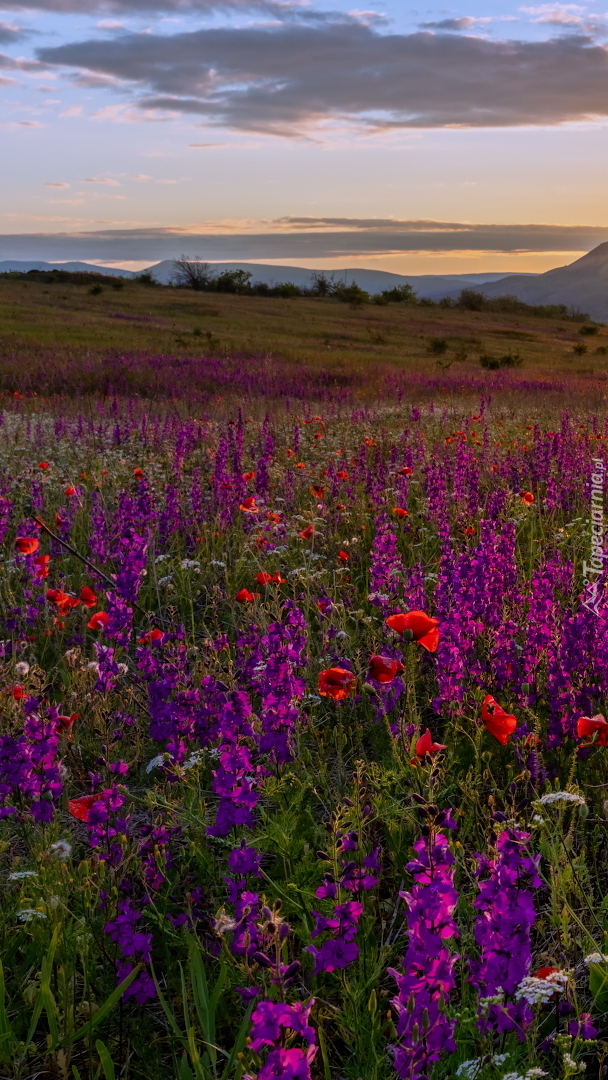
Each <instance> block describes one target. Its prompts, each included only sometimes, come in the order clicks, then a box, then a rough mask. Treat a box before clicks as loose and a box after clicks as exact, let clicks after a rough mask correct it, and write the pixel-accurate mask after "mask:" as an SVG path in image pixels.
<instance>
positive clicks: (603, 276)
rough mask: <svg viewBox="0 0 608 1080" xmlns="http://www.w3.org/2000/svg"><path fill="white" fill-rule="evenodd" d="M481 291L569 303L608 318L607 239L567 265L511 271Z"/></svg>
mask: <svg viewBox="0 0 608 1080" xmlns="http://www.w3.org/2000/svg"><path fill="white" fill-rule="evenodd" d="M478 291H479V292H481V293H483V294H484V296H487V297H490V298H491V297H495V296H505V295H507V294H509V295H511V296H516V297H517V298H518V300H523V301H524V302H525V303H526V304H568V305H569V306H570V307H578V308H580V309H581V310H582V311H586V312H588V314H589V315H590V316H591V318H592V319H597V320H598V321H599V322H603V321H606V322H608V241H607V242H606V243H604V244H600V245H599V247H596V248H594V249H593V251H590V252H589V253H588V254H587V255H583V257H582V258H581V259H577V260H576V262H573V263H570V264H569V265H568V266H558V267H557V268H556V269H555V270H548V271H547V272H546V274H536V275H535V276H534V277H533V278H530V277H526V276H525V275H523V274H511V275H509V276H508V277H503V278H501V279H500V281H495V282H493V283H488V284H485V285H480V286H479V289H478Z"/></svg>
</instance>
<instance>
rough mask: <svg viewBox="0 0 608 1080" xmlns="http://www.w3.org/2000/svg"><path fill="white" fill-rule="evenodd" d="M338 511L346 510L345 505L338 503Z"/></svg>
mask: <svg viewBox="0 0 608 1080" xmlns="http://www.w3.org/2000/svg"><path fill="white" fill-rule="evenodd" d="M336 510H346V507H345V505H344V503H336Z"/></svg>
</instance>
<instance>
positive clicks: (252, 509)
mask: <svg viewBox="0 0 608 1080" xmlns="http://www.w3.org/2000/svg"><path fill="white" fill-rule="evenodd" d="M239 510H242V511H243V513H244V514H259V512H260V508H259V506H256V502H255V495H250V496H249V498H247V499H243V501H242V503H241V504H240V506H239Z"/></svg>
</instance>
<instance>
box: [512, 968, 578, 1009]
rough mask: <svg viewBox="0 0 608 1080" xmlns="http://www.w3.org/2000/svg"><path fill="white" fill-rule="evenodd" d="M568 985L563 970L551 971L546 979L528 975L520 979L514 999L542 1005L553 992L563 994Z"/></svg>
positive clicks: (549, 999) (566, 976)
mask: <svg viewBox="0 0 608 1080" xmlns="http://www.w3.org/2000/svg"><path fill="white" fill-rule="evenodd" d="M567 985H568V975H567V974H566V972H565V971H552V972H551V974H550V975H547V977H546V979H538V978H536V977H535V976H534V975H529V976H527V978H525V979H522V981H521V982H520V984H519V986H518V987H517V990H516V991H515V1000H516V1001H521V1000H522V999H523V1000H524V1001H526V1002H527V1003H528V1005H538V1004H541V1005H544V1004H546V1003H547V1002H549V1001H551V998H552V997H553V995H554V994H563V992H564V990H565V989H566V986H567Z"/></svg>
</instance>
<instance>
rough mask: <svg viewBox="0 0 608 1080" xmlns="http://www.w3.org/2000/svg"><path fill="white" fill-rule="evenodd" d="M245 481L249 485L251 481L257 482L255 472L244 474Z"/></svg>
mask: <svg viewBox="0 0 608 1080" xmlns="http://www.w3.org/2000/svg"><path fill="white" fill-rule="evenodd" d="M243 480H244V481H245V483H247V484H248V483H249V481H250V480H255V473H254V472H244V473H243Z"/></svg>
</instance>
